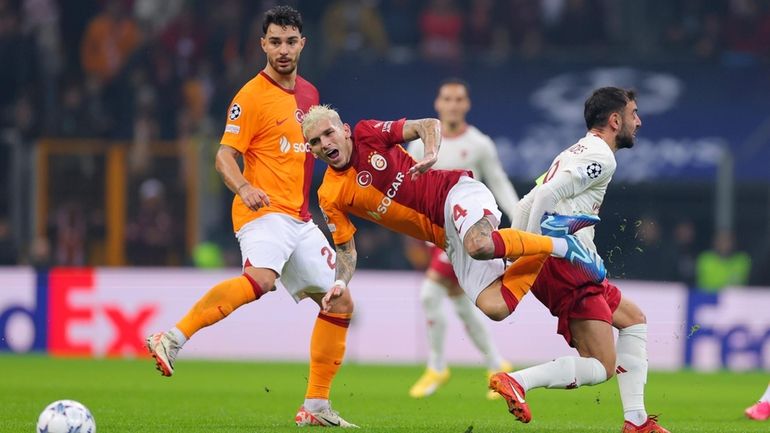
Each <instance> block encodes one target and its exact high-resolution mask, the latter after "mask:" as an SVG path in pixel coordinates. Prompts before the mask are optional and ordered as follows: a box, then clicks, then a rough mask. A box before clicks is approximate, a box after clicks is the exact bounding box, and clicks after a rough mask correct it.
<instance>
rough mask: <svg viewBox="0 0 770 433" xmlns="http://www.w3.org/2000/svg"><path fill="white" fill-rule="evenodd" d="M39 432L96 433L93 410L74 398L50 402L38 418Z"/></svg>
mask: <svg viewBox="0 0 770 433" xmlns="http://www.w3.org/2000/svg"><path fill="white" fill-rule="evenodd" d="M36 432H37V433H96V421H94V417H93V416H92V415H91V412H90V411H89V410H88V408H86V407H85V406H83V405H82V404H80V403H78V402H76V401H74V400H58V401H55V402H53V403H51V404H49V405H48V406H47V407H46V408H45V409H43V413H41V414H40V417H39V418H38V419H37V430H36Z"/></svg>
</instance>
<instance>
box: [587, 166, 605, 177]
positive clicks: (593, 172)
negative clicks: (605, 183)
mask: <svg viewBox="0 0 770 433" xmlns="http://www.w3.org/2000/svg"><path fill="white" fill-rule="evenodd" d="M586 174H587V175H588V177H590V178H591V179H596V178H597V177H599V176H601V174H602V165H601V164H599V163H598V162H592V163H590V164H588V167H586Z"/></svg>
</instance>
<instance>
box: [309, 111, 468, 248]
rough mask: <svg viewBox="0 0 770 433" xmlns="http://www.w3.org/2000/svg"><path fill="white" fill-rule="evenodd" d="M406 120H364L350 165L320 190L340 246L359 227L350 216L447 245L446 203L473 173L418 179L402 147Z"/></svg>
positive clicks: (330, 172)
mask: <svg viewBox="0 0 770 433" xmlns="http://www.w3.org/2000/svg"><path fill="white" fill-rule="evenodd" d="M405 121H406V120H405V119H401V120H395V121H387V122H385V121H379V120H362V121H361V122H358V124H357V125H356V127H355V129H354V130H353V137H352V140H353V152H352V154H351V157H350V162H348V164H347V165H346V166H345V167H343V168H341V169H335V168H333V167H331V166H330V167H329V168H328V169H327V170H326V173H325V175H324V179H323V182H322V183H321V186H320V187H319V189H318V202H319V204H320V205H321V210H322V211H323V212H324V218H326V222H327V224H328V226H329V231H331V232H332V237H333V238H334V243H335V244H342V243H345V242H347V241H349V240H350V239H351V238H352V237H353V234H354V233H355V231H356V229H355V226H354V225H353V223H352V222H351V221H350V218H349V216H348V215H355V216H357V217H360V218H363V219H366V220H369V221H372V222H374V223H377V224H379V225H382V226H384V227H386V228H389V229H391V230H393V231H395V232H398V233H403V234H406V235H409V236H412V237H414V238H417V239H420V240H424V241H429V242H432V243H434V244H435V245H437V246H438V247H440V248H442V249H443V248H444V247H445V244H446V240H445V233H444V202H445V201H446V197H447V194H448V193H449V190H450V189H452V187H453V186H454V185H455V184H456V183H457V181H458V180H459V179H460V177H462V176H473V174H472V173H471V172H470V171H468V170H428V171H427V172H425V173H423V174H422V175H421V176H420V177H418V178H417V179H416V180H412V178H411V176H410V175H409V174H408V171H409V169H410V168H411V167H412V166H413V165H414V164H415V161H414V159H412V157H411V156H410V155H409V154H408V153H407V152H406V151H405V150H404V148H403V147H401V146H400V144H401V143H402V142H403V130H404V122H405Z"/></svg>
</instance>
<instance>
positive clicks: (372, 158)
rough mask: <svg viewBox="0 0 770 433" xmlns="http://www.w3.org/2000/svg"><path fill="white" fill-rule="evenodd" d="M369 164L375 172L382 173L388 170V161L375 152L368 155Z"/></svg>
mask: <svg viewBox="0 0 770 433" xmlns="http://www.w3.org/2000/svg"><path fill="white" fill-rule="evenodd" d="M369 164H372V167H373V168H374V169H375V170H377V171H382V170H385V169H386V168H388V161H387V160H386V159H385V157H384V156H382V155H380V154H379V153H376V152H374V153H372V154H371V155H369Z"/></svg>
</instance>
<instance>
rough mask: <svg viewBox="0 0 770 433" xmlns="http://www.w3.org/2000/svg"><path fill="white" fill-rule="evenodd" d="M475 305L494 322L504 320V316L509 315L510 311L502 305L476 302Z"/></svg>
mask: <svg viewBox="0 0 770 433" xmlns="http://www.w3.org/2000/svg"><path fill="white" fill-rule="evenodd" d="M477 306H478V307H479V310H481V312H482V313H484V315H485V316H487V317H489V318H490V319H492V320H494V321H495V322H500V321H502V320H505V318H506V317H508V316H510V315H511V312H510V311H508V308H505V307H502V306H500V305H495V304H486V303H478V304H477Z"/></svg>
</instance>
